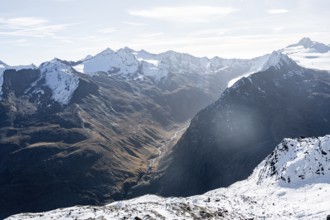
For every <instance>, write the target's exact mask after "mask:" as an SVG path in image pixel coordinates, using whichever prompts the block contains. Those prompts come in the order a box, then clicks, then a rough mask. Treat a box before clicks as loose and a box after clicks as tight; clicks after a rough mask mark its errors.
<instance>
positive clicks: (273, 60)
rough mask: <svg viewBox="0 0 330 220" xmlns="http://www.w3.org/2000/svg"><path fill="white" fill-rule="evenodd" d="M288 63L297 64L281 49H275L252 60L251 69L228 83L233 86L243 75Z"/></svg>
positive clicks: (294, 65) (247, 75) (246, 75)
mask: <svg viewBox="0 0 330 220" xmlns="http://www.w3.org/2000/svg"><path fill="white" fill-rule="evenodd" d="M287 65H291V66H293V67H296V66H297V64H296V63H295V61H293V60H292V59H290V58H289V57H288V56H287V55H285V54H283V53H281V52H280V51H273V52H272V53H271V54H266V55H264V56H260V57H256V58H254V59H252V60H251V61H250V69H249V71H247V72H246V73H245V74H244V75H241V76H239V77H237V78H234V79H232V80H230V81H229V83H228V87H232V86H233V85H234V84H235V83H236V82H237V81H238V80H240V79H241V78H243V77H249V76H250V75H251V74H254V73H257V72H262V71H265V70H267V69H269V68H272V67H274V68H275V69H277V70H278V69H280V68H281V67H284V66H287Z"/></svg>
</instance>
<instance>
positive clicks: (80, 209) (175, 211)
mask: <svg viewBox="0 0 330 220" xmlns="http://www.w3.org/2000/svg"><path fill="white" fill-rule="evenodd" d="M329 161H330V136H324V137H319V138H298V139H284V140H283V141H282V142H281V143H280V144H279V145H278V146H277V147H276V148H275V150H274V151H273V152H272V153H271V154H270V155H269V156H267V157H266V159H264V160H263V161H262V162H261V163H260V164H259V165H258V166H257V167H256V168H255V169H254V171H253V173H252V175H251V176H250V177H249V178H248V179H246V180H243V181H240V182H237V183H235V184H233V185H231V186H230V187H228V188H220V189H217V190H214V191H210V192H208V193H206V194H203V195H198V196H192V197H187V198H176V197H171V198H162V197H158V196H153V195H146V196H143V197H139V198H136V199H132V200H127V201H119V202H114V203H111V204H108V205H106V206H101V207H95V206H94V207H93V206H77V207H71V208H66V209H57V210H53V211H50V212H45V213H35V214H32V213H31V214H29V213H24V214H20V215H16V216H12V217H9V218H8V220H14V219H36V220H37V219H111V220H113V219H326V218H327V216H328V215H330V208H329V205H328V198H329V196H330V166H329Z"/></svg>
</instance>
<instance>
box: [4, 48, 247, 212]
mask: <svg viewBox="0 0 330 220" xmlns="http://www.w3.org/2000/svg"><path fill="white" fill-rule="evenodd" d="M202 60H203V61H202ZM226 62H227V63H228V62H229V63H232V62H233V63H236V62H238V63H237V65H233V66H229V67H226V68H225V67H224V65H227V64H226ZM240 62H241V61H236V60H233V61H228V60H222V59H221V58H215V59H214V61H212V62H211V61H210V60H209V59H206V58H205V59H201V58H196V57H193V56H190V55H187V54H180V53H176V52H173V51H170V52H166V53H164V54H160V55H153V54H149V53H147V52H146V51H139V52H136V51H133V50H130V49H128V48H124V49H121V50H119V51H117V52H114V51H111V50H109V49H107V50H105V51H103V52H101V53H100V54H97V55H96V56H89V57H87V58H86V59H84V60H82V61H78V62H69V61H63V60H60V59H54V60H51V61H48V62H45V63H43V64H41V65H40V66H39V67H38V68H37V67H34V66H32V67H31V66H25V67H11V66H9V65H6V64H4V63H2V64H1V68H2V69H1V75H0V78H1V80H2V81H1V82H2V84H1V87H0V88H1V101H0V118H1V120H2V121H1V124H0V137H1V140H0V176H1V178H0V198H1V199H0V213H1V216H0V218H1V217H3V216H6V215H9V214H12V213H17V212H23V211H42V210H49V209H53V208H57V207H63V206H71V205H75V204H95V205H97V204H103V203H105V202H107V201H112V200H114V199H120V198H123V197H125V196H126V194H127V192H128V191H129V189H130V188H131V186H134V185H136V184H137V183H138V182H140V180H141V179H144V178H148V175H147V174H148V173H150V172H151V171H153V170H154V169H155V168H156V167H157V164H158V156H159V154H160V153H161V152H166V151H167V148H170V147H171V146H172V145H173V144H174V143H175V141H176V139H177V138H179V135H180V134H181V133H182V131H183V129H184V128H185V127H186V123H187V122H188V121H189V119H190V118H191V117H192V116H193V115H194V114H196V113H197V112H198V111H199V110H200V109H202V108H204V107H205V106H207V105H208V104H210V103H212V102H213V101H215V100H216V99H217V98H218V97H219V95H220V94H221V92H222V91H223V90H224V89H225V88H226V86H227V83H228V81H229V80H230V79H232V78H233V77H236V76H237V74H239V73H242V72H244V71H245V69H246V68H248V65H247V66H240V64H239V63H240ZM242 62H245V61H242ZM156 64H159V65H158V66H157V65H156ZM249 65H250V64H249ZM79 68H80V69H79ZM157 68H158V69H157ZM77 70H79V71H81V72H79V71H77ZM13 192H15V193H13ZM50 198H51V199H50Z"/></svg>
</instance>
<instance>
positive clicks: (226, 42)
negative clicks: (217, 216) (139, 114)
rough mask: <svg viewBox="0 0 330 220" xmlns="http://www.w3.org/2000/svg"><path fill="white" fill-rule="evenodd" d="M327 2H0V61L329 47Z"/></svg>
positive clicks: (250, 53) (229, 54) (233, 54)
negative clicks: (306, 44) (307, 42)
mask: <svg viewBox="0 0 330 220" xmlns="http://www.w3.org/2000/svg"><path fill="white" fill-rule="evenodd" d="M329 9H330V1H329V0H181V1H179V0H166V1H161V0H153V1H152V0H139V1H137V0H117V1H114V0H10V1H9V0H0V60H2V61H3V62H5V63H7V64H9V65H19V64H31V63H34V64H36V65H39V64H40V63H42V62H45V61H48V60H51V59H53V58H54V57H57V58H60V59H64V60H74V61H76V60H80V59H82V58H84V57H86V56H87V55H95V54H97V53H99V52H101V51H102V50H104V49H106V48H111V49H113V50H117V49H119V48H122V47H125V46H127V47H129V48H132V49H134V50H140V49H144V50H147V51H149V52H152V53H159V52H164V51H167V50H174V51H178V52H184V53H189V54H192V55H195V56H200V57H201V56H207V57H214V56H219V57H224V58H252V57H256V56H260V55H263V54H266V53H270V52H272V51H273V50H277V49H281V48H283V47H286V46H287V45H289V44H294V43H296V42H298V41H299V40H300V39H301V38H303V37H310V38H311V39H312V40H315V41H319V42H322V43H326V44H329V43H330V13H329Z"/></svg>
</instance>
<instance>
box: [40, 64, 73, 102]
mask: <svg viewBox="0 0 330 220" xmlns="http://www.w3.org/2000/svg"><path fill="white" fill-rule="evenodd" d="M39 69H40V72H41V74H42V77H43V78H44V79H45V83H46V85H47V86H48V87H49V88H50V89H51V90H52V99H53V100H54V101H57V102H58V103H60V104H62V105H64V104H68V103H69V102H70V99H71V97H72V95H73V93H74V91H75V90H76V88H77V87H78V85H79V78H78V77H77V76H75V75H74V72H75V71H74V69H72V67H71V66H69V65H67V64H65V63H64V62H62V61H61V60H60V59H57V58H54V59H53V60H51V61H48V62H45V63H42V64H41V65H40V67H39Z"/></svg>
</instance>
